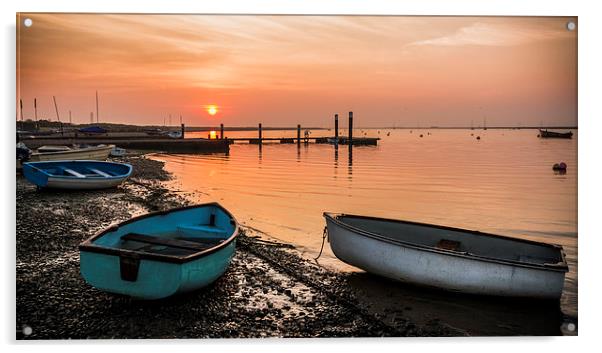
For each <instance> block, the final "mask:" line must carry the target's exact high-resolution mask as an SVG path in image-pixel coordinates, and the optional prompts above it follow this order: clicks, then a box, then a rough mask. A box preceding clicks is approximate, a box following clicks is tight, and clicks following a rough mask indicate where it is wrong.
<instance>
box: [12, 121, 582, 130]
mask: <svg viewBox="0 0 602 353" xmlns="http://www.w3.org/2000/svg"><path fill="white" fill-rule="evenodd" d="M34 124H35V123H34V122H33V121H31V120H26V121H24V122H21V121H17V122H16V127H17V130H22V131H32V130H33V127H34ZM89 126H100V127H103V128H105V129H107V130H109V131H112V132H132V131H140V132H143V131H146V130H153V129H160V130H180V129H181V126H179V125H173V126H161V125H128V124H114V123H97V124H68V123H63V124H62V127H63V129H80V128H84V127H89ZM60 127H61V123H59V122H57V121H47V120H43V121H40V122H39V128H40V130H43V129H58V128H60ZM257 129H258V127H257V126H224V131H257ZM301 129H302V130H333V129H334V127H318V126H301ZM339 129H340V130H347V129H346V128H345V127H340V128H339ZM362 129H363V130H379V129H380V130H471V129H472V130H483V127H470V126H425V127H422V126H380V127H379V126H376V127H367V126H357V127H355V128H354V130H362ZM539 129H549V130H569V129H570V130H578V129H579V127H578V126H488V127H487V130H539ZM212 130H215V131H218V130H220V126H219V125H216V126H185V131H186V132H205V131H212ZM262 130H263V131H275V130H280V131H295V130H297V127H296V126H292V127H277V126H262Z"/></svg>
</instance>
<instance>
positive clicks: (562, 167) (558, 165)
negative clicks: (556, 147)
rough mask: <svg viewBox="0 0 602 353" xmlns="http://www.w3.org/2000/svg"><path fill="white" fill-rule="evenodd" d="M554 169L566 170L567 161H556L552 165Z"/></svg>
mask: <svg viewBox="0 0 602 353" xmlns="http://www.w3.org/2000/svg"><path fill="white" fill-rule="evenodd" d="M552 169H553V170H566V163H564V162H560V163H555V164H554V166H552Z"/></svg>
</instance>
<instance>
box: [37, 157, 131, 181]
mask: <svg viewBox="0 0 602 353" xmlns="http://www.w3.org/2000/svg"><path fill="white" fill-rule="evenodd" d="M35 167H36V168H37V169H40V170H43V171H44V172H45V173H47V174H49V175H52V176H67V177H76V178H94V177H96V178H111V177H117V176H122V175H125V174H128V173H129V171H130V167H129V166H127V165H123V164H117V163H106V162H98V163H96V162H93V161H85V162H83V161H82V162H73V161H72V162H61V163H60V164H57V163H56V162H37V163H36V166H35Z"/></svg>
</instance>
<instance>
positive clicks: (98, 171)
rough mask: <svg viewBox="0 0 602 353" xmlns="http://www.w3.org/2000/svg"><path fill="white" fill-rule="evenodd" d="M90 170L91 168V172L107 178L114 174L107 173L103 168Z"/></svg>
mask: <svg viewBox="0 0 602 353" xmlns="http://www.w3.org/2000/svg"><path fill="white" fill-rule="evenodd" d="M88 170H89V171H91V172H92V173H94V174H98V175H100V176H102V177H105V178H110V177H112V175H111V174H107V173H105V172H103V171H102V170H98V169H96V168H88Z"/></svg>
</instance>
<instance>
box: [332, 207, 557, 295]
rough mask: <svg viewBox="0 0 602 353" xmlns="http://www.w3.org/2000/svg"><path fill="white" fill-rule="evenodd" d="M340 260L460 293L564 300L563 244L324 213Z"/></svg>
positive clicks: (369, 269) (404, 280) (404, 279)
mask: <svg viewBox="0 0 602 353" xmlns="http://www.w3.org/2000/svg"><path fill="white" fill-rule="evenodd" d="M324 217H325V218H326V225H327V229H328V239H329V241H330V246H331V248H332V251H333V252H334V254H335V255H336V257H337V258H339V259H340V260H342V261H344V262H346V263H348V264H350V265H353V266H356V267H359V268H361V269H363V270H365V271H368V272H371V273H374V274H377V275H381V276H384V277H388V278H391V279H393V280H397V281H402V282H411V283H415V284H419V285H423V286H429V287H437V288H441V289H445V290H449V291H454V292H462V293H471V294H483V295H496V296H509V297H531V298H548V299H558V298H560V295H561V293H562V288H563V285H564V275H565V273H566V272H567V271H568V266H567V263H566V260H565V254H564V251H563V249H562V247H561V246H559V245H551V244H544V243H539V242H534V241H529V240H523V239H515V238H510V237H504V236H500V235H493V234H486V233H481V232H477V231H470V230H465V229H458V228H451V227H443V226H437V225H431V224H423V223H416V222H407V221H399V220H390V219H383V218H374V217H365V216H354V215H345V214H331V213H324Z"/></svg>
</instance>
